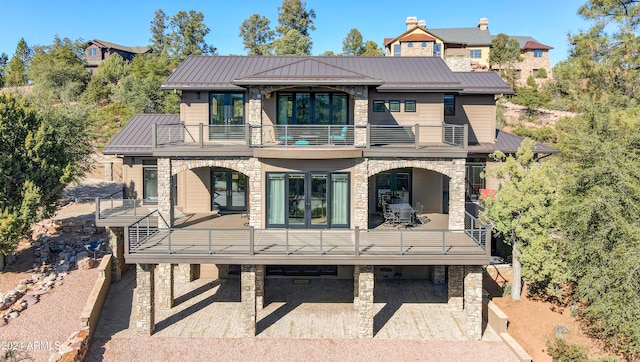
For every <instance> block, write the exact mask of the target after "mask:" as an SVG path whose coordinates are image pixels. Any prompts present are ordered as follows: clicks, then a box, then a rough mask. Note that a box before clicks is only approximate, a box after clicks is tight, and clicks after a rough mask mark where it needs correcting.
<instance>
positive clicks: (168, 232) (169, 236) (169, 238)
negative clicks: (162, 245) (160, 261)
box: [167, 228, 171, 254]
mask: <svg viewBox="0 0 640 362" xmlns="http://www.w3.org/2000/svg"><path fill="white" fill-rule="evenodd" d="M167 239H168V240H169V254H171V229H170V228H169V229H167Z"/></svg>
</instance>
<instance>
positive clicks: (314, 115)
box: [277, 92, 349, 125]
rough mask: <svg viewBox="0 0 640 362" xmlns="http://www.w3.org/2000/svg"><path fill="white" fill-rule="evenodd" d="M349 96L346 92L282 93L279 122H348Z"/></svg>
mask: <svg viewBox="0 0 640 362" xmlns="http://www.w3.org/2000/svg"><path fill="white" fill-rule="evenodd" d="M347 102H348V98H347V95H346V94H344V93H320V92H318V93H308V92H299V93H280V94H278V110H277V114H278V120H277V122H278V124H321V125H329V124H334V125H336V124H337V125H346V124H348V115H349V107H348V103H347Z"/></svg>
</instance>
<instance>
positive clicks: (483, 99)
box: [444, 95, 496, 143]
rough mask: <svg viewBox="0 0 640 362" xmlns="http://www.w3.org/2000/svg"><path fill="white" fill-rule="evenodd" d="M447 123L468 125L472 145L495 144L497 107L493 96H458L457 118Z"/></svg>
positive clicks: (451, 118) (453, 117)
mask: <svg viewBox="0 0 640 362" xmlns="http://www.w3.org/2000/svg"><path fill="white" fill-rule="evenodd" d="M444 120H445V123H453V124H468V125H469V142H470V143H493V142H494V141H495V137H496V134H495V132H496V106H495V100H494V96H493V95H457V96H456V114H455V116H445V117H444Z"/></svg>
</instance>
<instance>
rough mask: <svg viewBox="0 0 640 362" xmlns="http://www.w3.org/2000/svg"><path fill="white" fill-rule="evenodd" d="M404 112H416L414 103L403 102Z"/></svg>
mask: <svg viewBox="0 0 640 362" xmlns="http://www.w3.org/2000/svg"><path fill="white" fill-rule="evenodd" d="M404 111H405V112H415V111H416V101H404Z"/></svg>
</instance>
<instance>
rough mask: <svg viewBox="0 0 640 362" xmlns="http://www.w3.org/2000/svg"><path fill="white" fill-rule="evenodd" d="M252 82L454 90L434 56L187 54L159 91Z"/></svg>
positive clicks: (458, 85) (235, 87)
mask: <svg viewBox="0 0 640 362" xmlns="http://www.w3.org/2000/svg"><path fill="white" fill-rule="evenodd" d="M252 84H272V85H291V84H305V85H312V84H319V85H320V84H335V85H347V84H359V85H379V86H378V89H379V90H413V91H430V90H431V91H443V90H446V91H459V90H462V87H461V83H460V81H459V80H458V79H457V78H456V76H455V75H454V73H453V72H452V71H451V70H450V69H449V67H448V66H447V65H446V63H445V62H444V61H443V60H442V59H441V58H439V57H342V56H336V57H324V56H318V57H311V56H308V57H291V56H280V57H278V56H190V57H187V58H186V59H185V60H184V62H182V64H181V65H180V66H179V67H178V68H177V69H176V70H175V71H174V72H173V73H172V74H171V75H170V76H169V77H168V78H167V80H166V81H165V82H164V83H162V85H161V88H162V89H183V90H184V89H207V90H243V89H244V88H242V87H240V86H241V85H245V86H246V85H252Z"/></svg>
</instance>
